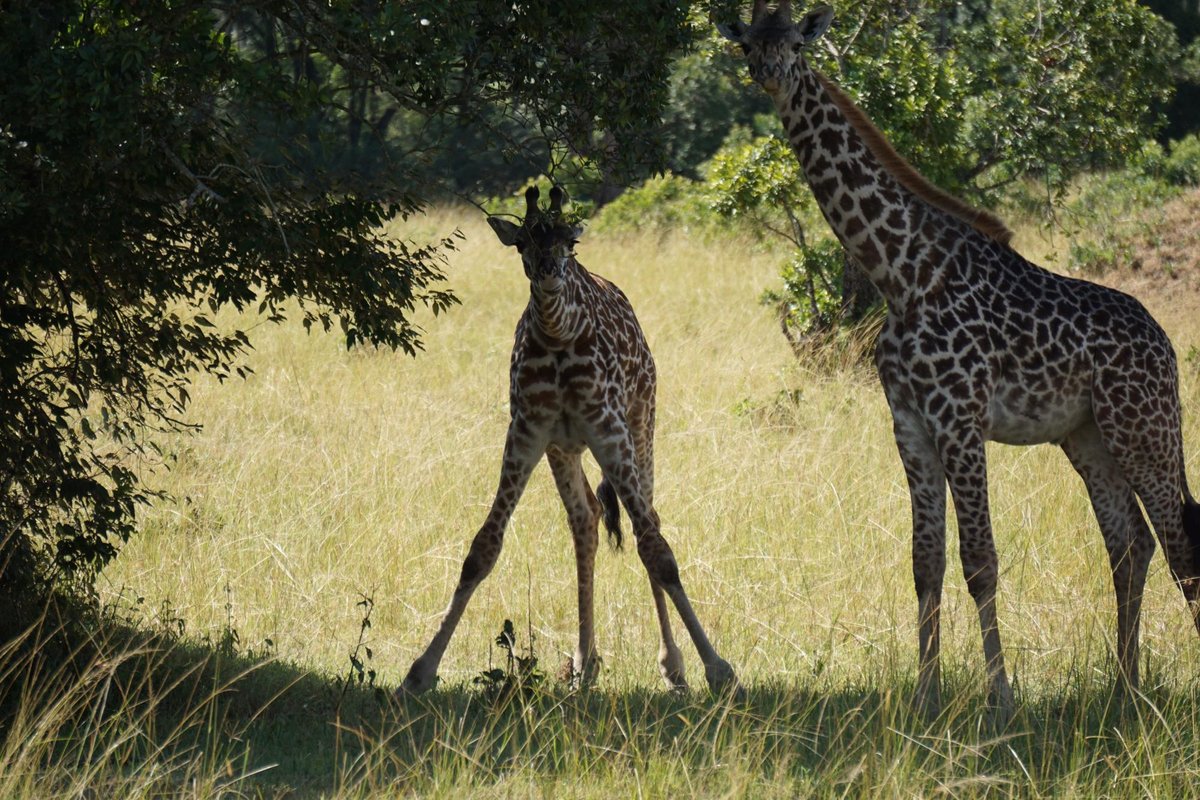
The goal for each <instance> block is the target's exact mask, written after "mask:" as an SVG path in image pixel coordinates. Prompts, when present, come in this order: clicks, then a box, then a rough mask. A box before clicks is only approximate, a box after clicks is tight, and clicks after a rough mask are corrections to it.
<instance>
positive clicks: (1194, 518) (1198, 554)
mask: <svg viewBox="0 0 1200 800" xmlns="http://www.w3.org/2000/svg"><path fill="white" fill-rule="evenodd" d="M1183 532H1184V534H1185V535H1186V536H1187V538H1188V541H1189V542H1191V545H1192V567H1193V569H1195V570H1196V572H1197V574H1200V503H1197V502H1196V498H1194V497H1192V493H1191V491H1190V490H1189V489H1188V485H1187V477H1186V476H1185V477H1184V479H1183Z"/></svg>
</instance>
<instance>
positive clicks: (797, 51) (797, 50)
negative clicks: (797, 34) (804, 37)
mask: <svg viewBox="0 0 1200 800" xmlns="http://www.w3.org/2000/svg"><path fill="white" fill-rule="evenodd" d="M802 49H804V47H803V45H801V44H800V43H799V42H796V43H795V44H793V45H792V52H793V53H795V54H796V55H800V51H801V50H802Z"/></svg>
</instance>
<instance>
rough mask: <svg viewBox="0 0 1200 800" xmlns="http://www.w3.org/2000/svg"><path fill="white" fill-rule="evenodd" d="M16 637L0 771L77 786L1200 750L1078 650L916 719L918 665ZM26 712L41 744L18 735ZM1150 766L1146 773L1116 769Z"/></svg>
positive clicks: (799, 767) (970, 760)
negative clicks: (609, 664)
mask: <svg viewBox="0 0 1200 800" xmlns="http://www.w3.org/2000/svg"><path fill="white" fill-rule="evenodd" d="M17 644H19V645H23V646H13V645H11V644H10V645H9V646H7V647H6V648H4V649H2V650H0V659H2V660H0V669H2V672H0V677H2V678H3V683H2V684H0V710H2V711H3V730H2V733H3V735H4V737H5V740H4V746H3V762H2V763H0V772H5V771H7V772H9V773H11V772H12V771H14V770H16V771H17V772H21V771H25V772H29V771H32V772H42V773H49V774H51V775H52V776H53V775H58V777H57V778H52V779H51V781H50V783H51V785H54V786H58V787H59V788H60V789H62V790H63V791H67V790H70V791H71V792H73V793H78V791H79V789H80V784H81V783H86V784H88V786H89V790H90V791H93V792H94V791H96V788H95V787H96V786H102V787H108V789H110V790H111V791H112V792H113V794H130V793H137V794H147V795H154V794H157V793H169V792H170V791H171V789H172V787H176V788H177V787H180V786H183V785H188V786H191V787H193V789H192V790H191V791H189V794H200V795H201V796H204V795H205V792H203V791H200V792H197V791H196V790H195V788H194V787H196V786H201V787H202V788H203V787H209V788H210V789H211V791H212V793H213V794H221V793H226V794H229V793H233V794H237V795H238V796H266V797H276V796H288V797H303V796H329V795H336V794H339V793H345V794H350V795H355V796H358V795H371V794H375V793H379V794H400V793H416V794H439V793H440V794H446V793H451V794H453V793H456V792H457V791H458V790H461V789H464V788H467V789H469V788H474V787H479V788H483V787H489V786H494V785H495V784H497V783H502V782H505V781H512V780H518V781H525V782H527V785H528V786H533V787H541V788H540V789H539V790H538V791H537V792H535V793H538V794H545V793H547V791H549V793H551V794H555V793H556V790H555V787H559V788H561V787H562V786H573V787H578V786H579V781H580V780H583V781H584V782H585V783H586V782H590V783H591V785H592V786H593V787H595V791H594V792H592V794H594V795H595V796H604V795H605V794H619V795H624V794H628V793H629V791H631V790H632V788H634V787H633V783H632V781H636V782H637V786H636V788H638V789H643V788H646V784H645V782H646V781H649V787H650V789H654V788H655V787H656V788H657V790H658V791H660V792H667V791H677V792H685V793H690V794H692V795H696V794H734V795H737V794H749V795H758V794H763V793H766V794H804V795H809V796H811V795H826V794H830V795H833V794H837V795H840V794H844V793H847V792H848V793H850V794H853V795H860V794H864V793H866V794H876V793H880V792H881V791H883V790H885V789H888V788H890V789H892V790H899V791H900V792H901V793H906V794H912V793H916V794H929V793H932V792H935V791H937V792H949V793H951V794H953V795H955V796H982V795H989V796H991V795H995V794H997V793H998V794H1000V795H1004V796H1008V795H1031V794H1032V795H1041V794H1052V793H1056V792H1057V791H1058V790H1060V789H1063V788H1064V787H1068V788H1071V789H1072V792H1071V793H1077V792H1078V791H1079V790H1080V789H1084V793H1085V794H1086V787H1089V786H1094V787H1106V786H1107V787H1110V788H1111V787H1113V786H1125V787H1126V789H1125V790H1124V791H1117V792H1116V794H1117V795H1139V794H1145V792H1146V791H1148V790H1155V791H1152V792H1151V793H1159V791H1158V790H1161V791H1163V792H1172V791H1173V790H1178V792H1181V793H1182V794H1187V793H1188V791H1190V787H1191V786H1192V785H1193V783H1192V782H1194V780H1195V778H1196V774H1197V772H1196V769H1197V768H1196V766H1195V763H1194V762H1195V753H1196V752H1198V751H1200V721H1198V717H1197V712H1196V701H1197V699H1198V698H1197V688H1196V687H1195V686H1189V687H1187V688H1186V689H1181V688H1179V687H1174V688H1166V687H1160V688H1157V689H1155V690H1153V691H1151V692H1149V693H1148V695H1147V696H1145V697H1143V698H1141V699H1140V700H1138V701H1136V702H1133V703H1121V702H1117V701H1115V700H1114V699H1113V698H1112V696H1111V693H1110V692H1108V691H1107V690H1106V687H1102V686H1099V685H1096V684H1094V683H1089V681H1097V680H1101V678H1097V677H1094V676H1096V675H1097V674H1098V671H1097V670H1090V669H1088V670H1084V669H1081V670H1080V671H1079V672H1078V674H1075V675H1071V676H1066V677H1065V679H1064V682H1063V684H1062V685H1061V686H1060V687H1058V688H1057V689H1053V690H1051V691H1048V692H1046V693H1044V694H1041V695H1039V696H1036V697H1026V698H1025V699H1024V702H1022V703H1021V704H1020V707H1019V708H1018V711H1017V714H1016V717H1015V718H1014V719H1013V720H1012V722H1011V723H1010V724H1009V725H1007V726H1006V727H1005V728H1004V729H1002V730H1000V729H997V727H996V726H995V725H994V723H992V722H991V721H990V716H989V713H988V709H987V708H986V707H985V704H984V702H983V699H982V697H980V696H979V694H978V693H977V692H976V691H973V689H976V688H977V687H978V685H979V684H978V681H977V676H957V675H953V674H952V675H951V676H950V678H949V680H948V684H949V685H948V686H947V687H946V693H945V695H946V697H947V698H950V701H949V704H948V706H947V708H946V709H945V710H944V712H943V714H942V715H941V717H939V718H938V719H937V720H934V721H932V722H927V721H925V720H923V719H922V718H920V717H919V716H917V715H915V714H914V713H912V711H911V709H910V708H909V702H908V699H909V698H910V697H911V692H912V685H911V681H910V680H905V679H903V678H900V679H897V678H896V676H880V678H879V680H878V681H877V683H876V685H869V686H853V685H849V686H848V685H838V684H835V683H829V684H827V685H811V686H805V685H795V684H789V683H783V682H768V683H760V684H755V685H752V686H749V687H748V688H747V689H746V690H745V692H744V694H743V695H742V696H740V697H737V698H734V697H712V696H710V695H708V694H707V693H706V692H692V693H682V694H679V693H675V694H673V693H668V692H666V691H658V690H651V689H646V688H637V687H634V688H624V689H622V688H618V687H613V686H610V685H608V684H607V683H606V681H605V680H604V679H602V680H601V682H600V684H599V686H598V687H597V688H594V689H592V690H588V691H574V692H573V691H569V690H568V689H566V688H565V687H563V686H560V685H554V684H548V685H546V686H545V687H541V688H538V689H535V690H533V691H531V692H529V693H528V694H526V695H518V696H515V697H511V698H509V699H508V700H506V701H503V700H496V699H494V698H489V697H487V696H486V695H485V693H483V692H481V691H479V690H478V689H476V688H475V687H472V686H457V687H455V686H451V687H447V688H443V689H439V690H438V691H435V692H431V693H429V694H428V695H425V696H422V697H416V698H404V699H402V700H400V701H395V700H393V699H392V698H391V696H390V691H383V690H381V689H376V688H374V687H370V686H367V685H364V684H358V683H353V684H352V685H347V684H346V683H345V682H344V681H342V680H338V679H332V678H329V677H327V676H321V675H315V674H312V673H310V672H307V671H304V670H301V669H298V668H296V667H294V666H292V665H289V664H287V663H285V662H281V661H271V660H265V661H264V660H262V659H257V658H253V657H247V656H244V655H236V654H232V653H230V652H228V649H227V648H223V647H220V646H212V645H200V644H196V643H193V642H188V641H186V640H182V639H178V638H173V637H169V636H164V635H162V634H151V633H147V632H145V631H142V630H137V629H134V628H130V627H128V626H122V625H119V624H109V625H108V626H107V628H106V630H104V631H103V633H102V635H99V636H97V635H95V634H93V635H92V636H91V637H90V638H89V639H88V640H87V642H86V643H76V644H75V645H73V646H72V647H71V648H70V649H69V657H68V658H65V659H61V660H59V662H58V664H57V665H52V664H51V663H50V661H49V660H47V659H44V658H41V657H39V656H38V655H37V648H36V647H34V646H33V645H35V644H38V643H37V642H36V641H34V640H33V639H30V638H26V639H25V640H24V641H19V642H18V643H17ZM60 644H61V643H60ZM889 682H891V683H896V684H897V685H895V686H894V687H892V688H889V687H888V683H889ZM71 698H74V699H73V700H71ZM39 729H41V730H44V731H48V732H49V733H48V734H47V735H45V740H46V741H45V744H44V745H42V746H40V749H39V746H37V745H34V746H32V748H33V749H32V750H30V747H31V745H29V744H28V742H29V741H31V739H30V736H31V732H37V731H38V730H39ZM18 740H19V741H18ZM22 742H24V743H25V744H23V745H21V746H18V745H19V744H21V743H22ZM27 751H28V752H27ZM22 758H24V759H26V761H21V759H22ZM105 759H107V762H105ZM89 770H90V771H89ZM1147 775H1153V776H1155V778H1154V781H1155V783H1154V785H1153V786H1147V785H1145V784H1144V783H1130V781H1131V780H1136V779H1137V777H1138V776H1143V778H1144V776H1147ZM1131 776H1132V777H1131ZM521 785H526V784H518V786H521ZM547 786H548V787H550V788H549V789H547V788H546V787H547ZM763 787H770V788H771V789H772V791H769V792H767V791H765V790H763ZM19 788H20V786H17V787H16V788H14V787H13V786H8V785H6V784H3V783H2V782H0V790H12V792H13V793H14V795H15V794H18V793H19V792H18V791H17V790H18V789H19ZM135 789H136V792H135V791H134V790H135ZM518 793H521V792H520V790H519V788H518ZM526 793H528V792H526ZM573 793H578V794H580V795H587V794H588V792H586V791H583V790H578V791H574V792H573ZM651 793H654V792H653V791H652V792H651ZM887 793H889V794H894V793H895V791H888V792H887ZM1182 794H1181V795H1180V796H1182Z"/></svg>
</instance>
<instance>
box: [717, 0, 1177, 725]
mask: <svg viewBox="0 0 1200 800" xmlns="http://www.w3.org/2000/svg"><path fill="white" fill-rule="evenodd" d="M832 17H833V12H832V10H831V9H830V8H828V7H826V6H821V7H819V8H817V9H815V10H813V11H812V12H811V13H809V14H808V15H806V16H805V17H804V18H803V19H802V20H801V21H800V22H799V23H795V24H793V22H792V20H791V12H790V9H789V7H788V2H787V0H784V2H782V3H781V4H780V5H779V7H778V8H777V9H776V10H775V11H773V12H772V11H770V10H769V9H768V8H767V4H766V2H765V0H757V2H755V5H754V10H753V16H752V19H751V23H750V25H749V26H747V25H745V24H743V23H742V22H740V21H738V22H735V23H734V24H732V25H729V26H725V25H721V26H718V27H719V29H720V30H721V32H722V34H724V35H725V36H726V37H727V38H729V39H732V40H733V41H735V42H737V43H738V44H740V45H741V46H742V49H743V51H744V52H745V54H746V57H747V60H748V61H749V67H750V75H751V77H752V78H754V79H755V80H756V81H757V82H758V83H759V84H761V85H762V87H763V88H764V89H765V90H766V91H767V93H768V94H770V96H771V97H772V99H773V100H774V101H775V105H776V108H777V109H778V111H779V115H780V117H781V118H782V120H783V126H784V129H785V130H786V131H787V134H788V136H789V138H790V140H791V143H792V147H793V150H794V151H795V153H796V157H797V158H798V159H799V161H800V165H801V167H802V168H803V170H804V174H805V177H806V178H807V180H808V183H809V184H810V186H811V187H812V191H813V194H814V196H815V197H816V199H817V202H818V204H819V205H820V208H821V211H822V213H823V214H824V216H825V219H826V221H827V222H828V223H829V225H830V227H831V228H832V229H833V231H834V233H835V234H836V235H837V237H838V239H839V240H840V241H841V243H842V245H843V246H844V247H845V248H846V250H847V252H848V253H850V254H851V255H852V256H853V257H854V258H855V259H856V260H857V261H858V263H859V264H860V265H862V267H863V268H864V269H865V270H866V272H867V274H868V276H869V277H870V279H871V282H872V283H873V284H874V285H875V286H876V288H878V289H879V291H880V293H881V294H882V295H883V297H884V298H885V300H886V301H887V308H888V314H887V321H886V324H885V325H884V328H883V331H882V333H881V334H880V336H879V341H878V344H877V346H876V353H875V363H876V366H877V368H878V371H879V377H880V380H881V382H882V383H883V389H884V392H885V394H886V396H887V400H888V405H889V406H890V408H891V411H892V418H893V424H894V432H895V437H896V445H897V447H898V449H899V451H900V458H901V461H902V462H903V464H904V470H905V473H906V475H907V478H908V484H909V493H910V497H911V500H912V516H913V543H912V553H913V577H914V580H915V584H916V592H917V598H918V606H919V612H918V613H919V617H918V619H919V665H920V666H919V674H918V683H917V704H918V706H919V707H921V708H923V709H925V710H926V711H927V712H930V713H937V711H938V709H939V708H940V700H941V698H940V676H939V659H938V650H939V635H938V632H939V628H938V617H939V609H940V606H941V596H942V578H943V575H944V573H945V564H946V556H945V539H946V518H945V513H946V486H947V484H949V487H950V494H951V496H952V497H953V499H954V509H955V513H956V514H957V516H958V523H959V538H960V546H959V556H960V559H961V561H962V568H963V573H964V575H965V577H966V581H967V588H968V591H969V592H970V594H971V596H972V598H973V599H974V600H975V603H976V606H977V608H978V611H979V621H980V627H981V632H982V638H983V651H984V657H985V659H986V662H987V670H988V675H989V688H990V697H991V700H992V702H993V703H994V704H996V705H998V706H1000V708H1001V710H1002V711H1004V712H1007V711H1008V710H1010V709H1011V704H1012V690H1011V689H1010V687H1009V682H1008V677H1007V675H1006V673H1005V669H1004V656H1003V652H1002V650H1001V646H1000V633H999V630H998V628H997V624H996V606H995V598H996V581H997V573H998V568H997V560H996V550H995V546H994V544H993V541H992V528H991V519H990V515H989V511H988V494H987V462H986V458H985V452H984V442H985V441H987V440H992V441H998V442H1005V443H1008V444H1035V443H1040V442H1054V443H1056V444H1059V445H1060V446H1061V447H1062V448H1063V450H1064V451H1065V453H1066V455H1067V458H1068V459H1069V460H1070V462H1071V465H1072V466H1073V467H1074V468H1075V469H1076V471H1078V473H1079V475H1080V476H1081V477H1082V478H1083V481H1084V484H1085V485H1086V487H1087V490H1088V494H1089V496H1090V498H1091V501H1092V506H1093V508H1094V510H1095V513H1096V517H1097V520H1098V522H1099V524H1100V530H1101V532H1102V534H1103V536H1104V543H1105V546H1106V548H1107V550H1108V556H1109V562H1110V566H1111V567H1112V573H1113V584H1114V588H1115V591H1116V599H1117V656H1118V662H1119V666H1120V672H1121V676H1122V678H1123V682H1124V683H1125V684H1126V688H1136V686H1137V682H1138V625H1139V614H1140V610H1141V603H1142V590H1143V586H1144V584H1145V579H1146V571H1147V567H1148V564H1149V561H1150V557H1151V555H1152V554H1153V551H1154V546H1155V545H1154V539H1153V537H1152V536H1151V534H1150V531H1149V530H1148V529H1147V527H1146V521H1145V519H1144V517H1143V516H1142V513H1141V511H1140V510H1139V508H1138V503H1137V498H1141V501H1142V504H1143V505H1144V506H1145V509H1146V513H1147V514H1149V516H1150V521H1151V522H1152V523H1153V525H1154V530H1155V531H1156V532H1157V534H1158V537H1159V540H1160V541H1161V542H1162V545H1163V549H1164V550H1165V552H1166V556H1167V561H1168V563H1169V565H1170V568H1171V570H1172V573H1173V575H1174V577H1175V580H1176V582H1177V584H1178V585H1179V587H1180V588H1181V589H1182V591H1183V594H1184V597H1185V598H1186V600H1187V602H1188V604H1189V606H1190V609H1191V611H1192V614H1193V619H1194V620H1195V622H1196V626H1197V629H1198V630H1200V616H1197V613H1198V611H1200V608H1198V605H1197V603H1198V601H1200V506H1198V505H1197V504H1196V501H1195V500H1194V498H1193V497H1192V495H1191V493H1190V491H1189V490H1188V486H1187V481H1186V478H1185V476H1184V461H1183V442H1182V434H1181V431H1180V410H1179V392H1178V380H1177V374H1176V364H1175V354H1174V351H1173V350H1172V348H1171V343H1170V342H1169V341H1168V339H1167V337H1166V335H1165V334H1164V333H1163V331H1162V329H1161V328H1160V327H1159V326H1158V324H1157V323H1156V322H1155V321H1154V320H1153V319H1152V318H1151V317H1150V315H1149V313H1147V311H1146V310H1145V309H1144V308H1143V307H1142V306H1141V304H1139V303H1138V302H1137V301H1136V300H1134V299H1133V298H1132V297H1129V296H1128V295H1125V294H1122V293H1121V292H1118V291H1115V290H1113V289H1109V288H1106V287H1103V286H1098V285H1096V284H1092V283H1088V282H1086V281H1081V280H1075V279H1072V278H1066V277H1062V276H1060V275H1055V274H1053V273H1050V272H1048V271H1046V270H1044V269H1041V268H1039V267H1037V266H1035V265H1033V264H1031V263H1029V262H1028V261H1026V260H1025V259H1024V258H1022V257H1021V256H1020V255H1019V254H1018V253H1016V252H1015V251H1014V250H1012V249H1011V248H1010V247H1009V246H1008V245H1007V241H1008V239H1009V237H1010V234H1009V233H1008V231H1007V230H1006V229H1005V228H1004V225H1003V223H1001V222H1000V221H999V220H997V219H996V218H995V217H993V216H991V215H990V214H987V213H984V212H979V211H976V210H973V209H970V208H968V207H967V206H965V205H964V204H963V203H961V202H960V201H958V200H956V199H955V198H952V197H950V196H949V195H947V194H945V193H944V192H942V191H940V190H938V189H936V188H935V187H933V186H931V185H930V184H929V183H928V182H927V181H925V180H924V178H922V177H921V176H920V175H918V174H917V173H916V172H915V170H913V168H912V167H911V166H909V165H908V164H907V163H906V162H905V161H904V159H903V158H901V157H900V156H899V155H897V154H896V152H895V151H894V150H893V149H892V148H891V146H890V145H889V144H888V142H887V141H886V140H885V139H884V137H883V135H882V134H881V133H880V132H879V131H878V129H876V128H875V127H874V126H873V125H872V124H871V123H870V121H869V120H868V119H867V118H866V116H865V115H864V114H863V113H862V111H861V110H860V109H858V108H857V107H856V106H855V105H854V104H853V103H852V102H851V101H850V100H849V99H848V98H847V97H846V96H845V95H844V94H843V93H842V92H841V90H840V89H838V88H837V87H836V86H835V85H834V84H832V83H831V82H830V81H829V79H827V78H826V77H825V76H823V75H821V74H820V73H819V72H817V71H816V70H814V69H812V68H810V67H809V66H808V64H807V62H806V61H805V59H804V55H803V49H804V47H806V46H807V45H810V44H812V43H813V42H814V41H816V40H817V39H818V38H820V37H821V36H822V35H823V34H824V33H825V31H826V29H827V28H828V27H829V24H830V22H831V20H832Z"/></svg>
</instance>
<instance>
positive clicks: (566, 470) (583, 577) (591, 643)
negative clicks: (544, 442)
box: [546, 447, 600, 687]
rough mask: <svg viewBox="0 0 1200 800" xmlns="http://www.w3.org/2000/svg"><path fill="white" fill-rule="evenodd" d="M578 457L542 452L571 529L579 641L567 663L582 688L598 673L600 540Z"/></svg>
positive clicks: (596, 508)
mask: <svg viewBox="0 0 1200 800" xmlns="http://www.w3.org/2000/svg"><path fill="white" fill-rule="evenodd" d="M580 454H581V451H575V452H565V451H563V450H560V449H559V448H557V447H550V448H549V449H548V450H547V451H546V460H547V461H549V462H550V471H551V472H552V473H553V474H554V482H555V484H556V485H557V486H558V493H559V496H560V497H561V498H562V501H563V505H564V506H565V507H566V509H567V521H568V523H569V524H570V526H571V538H572V541H573V542H574V545H575V573H576V579H577V585H578V588H579V641H578V644H577V645H576V647H575V655H574V657H573V658H572V660H571V683H572V684H573V685H575V686H580V687H582V686H589V685H591V684H592V683H593V682H594V681H595V679H596V673H597V672H598V671H599V664H598V658H597V656H596V637H595V629H594V622H593V620H594V617H595V611H594V606H593V578H594V575H595V564H596V548H597V545H598V544H599V541H600V535H599V533H598V531H597V526H598V524H599V520H600V502H599V501H598V500H597V499H596V495H595V494H593V493H592V489H591V487H590V486H588V482H587V477H586V476H585V475H584V474H583V464H582V462H581V460H580Z"/></svg>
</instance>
